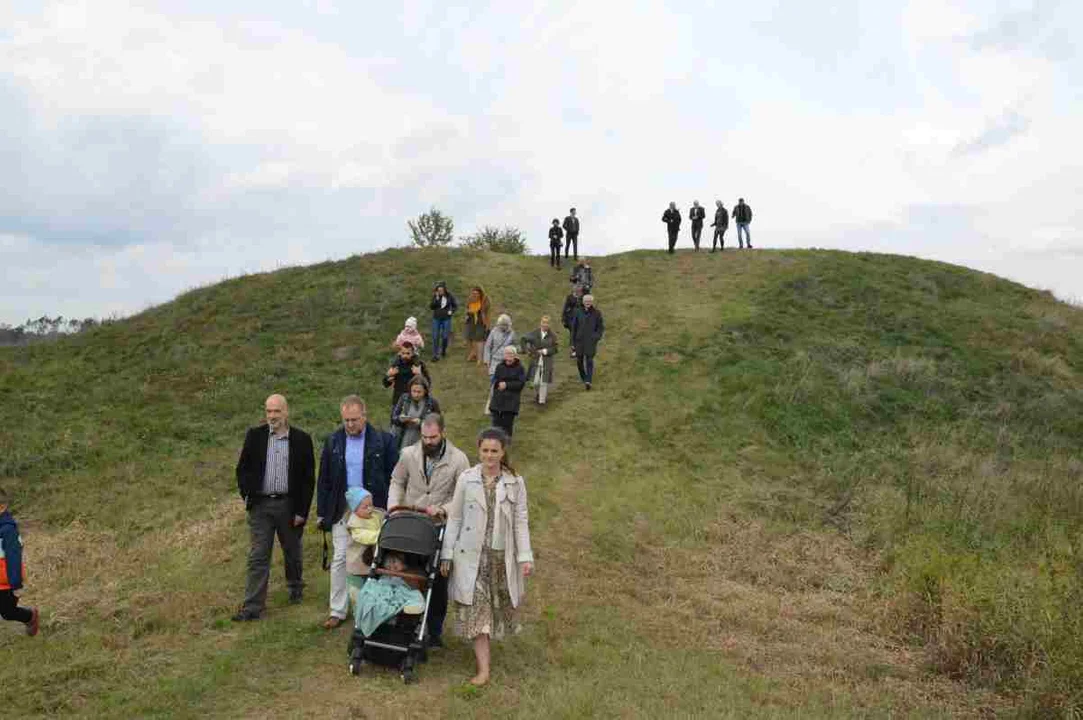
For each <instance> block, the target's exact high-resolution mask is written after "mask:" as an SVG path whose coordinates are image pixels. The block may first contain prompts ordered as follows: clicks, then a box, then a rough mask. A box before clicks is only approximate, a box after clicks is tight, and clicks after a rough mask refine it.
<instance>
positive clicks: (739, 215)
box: [733, 198, 752, 250]
mask: <svg viewBox="0 0 1083 720" xmlns="http://www.w3.org/2000/svg"><path fill="white" fill-rule="evenodd" d="M733 221H734V222H735V223H737V244H738V245H739V246H740V247H741V248H744V246H745V243H747V244H748V249H749V250H751V249H752V236H751V235H749V234H748V226H749V224H750V223H751V222H752V208H750V207H749V206H748V205H745V199H744V198H740V199H738V200H737V204H736V205H735V206H734V207H733ZM742 231H743V232H744V235H745V241H744V242H741V233H742Z"/></svg>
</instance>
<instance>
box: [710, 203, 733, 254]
mask: <svg viewBox="0 0 1083 720" xmlns="http://www.w3.org/2000/svg"><path fill="white" fill-rule="evenodd" d="M714 204H715V207H716V208H718V209H717V210H715V211H714V222H713V223H711V227H713V228H714V239H713V240H711V252H714V250H715V247H716V246H717V247H718V249H719V251H721V250H723V249H724V248H725V247H726V228H728V227H729V226H730V214H729V212H728V211H727V210H726V206H725V205H723V204H722V201H721V200H715V201H714Z"/></svg>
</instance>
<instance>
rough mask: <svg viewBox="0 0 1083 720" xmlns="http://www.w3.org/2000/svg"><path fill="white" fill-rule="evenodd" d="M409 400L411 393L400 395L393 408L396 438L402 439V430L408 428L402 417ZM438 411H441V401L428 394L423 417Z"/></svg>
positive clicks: (393, 431) (393, 432)
mask: <svg viewBox="0 0 1083 720" xmlns="http://www.w3.org/2000/svg"><path fill="white" fill-rule="evenodd" d="M408 402H410V393H406V394H404V395H400V396H399V399H398V400H397V401H395V407H393V408H391V434H392V435H394V436H395V439H396V440H401V439H402V431H403V430H405V429H406V426H405V425H403V424H402V420H401V419H400V418H401V417H402V413H403V410H404V409H405V407H406V403H408ZM438 412H440V403H438V402H437V401H436V398H434V397H433V396H432V395H426V396H425V410H424V411H423V412H422V413H421V417H425V416H426V415H429V414H430V413H438Z"/></svg>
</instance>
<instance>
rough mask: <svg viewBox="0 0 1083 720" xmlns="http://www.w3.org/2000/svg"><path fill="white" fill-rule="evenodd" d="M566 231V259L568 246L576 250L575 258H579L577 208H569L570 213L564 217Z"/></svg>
mask: <svg viewBox="0 0 1083 720" xmlns="http://www.w3.org/2000/svg"><path fill="white" fill-rule="evenodd" d="M564 233H565V235H566V239H565V241H564V259H565V260H567V259H568V248H573V249H574V252H575V259H576V260H578V259H579V218H577V217H576V216H575V208H572V209H570V210H568V215H567V216H566V217H565V218H564Z"/></svg>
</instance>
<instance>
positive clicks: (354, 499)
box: [346, 487, 372, 512]
mask: <svg viewBox="0 0 1083 720" xmlns="http://www.w3.org/2000/svg"><path fill="white" fill-rule="evenodd" d="M371 496H372V493H370V492H369V491H368V490H366V489H365V488H363V487H352V488H350V489H348V490H347V491H346V504H347V505H349V506H350V512H353V511H354V510H356V509H357V506H358V505H360V504H361V503H362V502H363V501H364V500H365V498H367V497H371Z"/></svg>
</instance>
